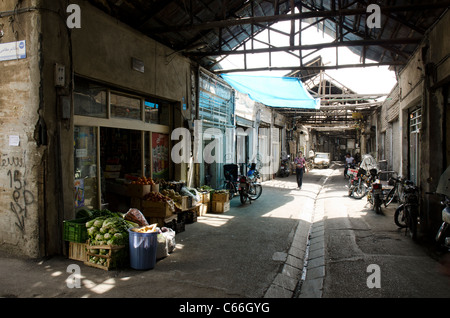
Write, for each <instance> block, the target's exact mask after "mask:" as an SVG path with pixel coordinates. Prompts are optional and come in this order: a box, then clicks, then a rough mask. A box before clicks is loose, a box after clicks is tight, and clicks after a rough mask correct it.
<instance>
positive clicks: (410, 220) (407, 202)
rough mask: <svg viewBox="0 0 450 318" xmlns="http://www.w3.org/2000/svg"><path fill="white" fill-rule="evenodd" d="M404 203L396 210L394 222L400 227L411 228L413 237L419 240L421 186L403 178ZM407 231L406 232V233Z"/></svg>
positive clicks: (410, 232)
mask: <svg viewBox="0 0 450 318" xmlns="http://www.w3.org/2000/svg"><path fill="white" fill-rule="evenodd" d="M402 187H403V195H402V201H403V202H402V203H401V204H400V206H399V207H398V208H397V209H396V210H395V214H394V222H395V224H396V225H397V226H398V227H400V228H404V229H406V232H407V231H408V229H409V234H410V236H411V238H412V239H413V240H414V241H415V240H417V234H418V230H417V226H418V224H419V217H420V215H419V188H418V187H417V186H416V185H414V183H413V182H412V181H410V180H402ZM406 232H405V234H406Z"/></svg>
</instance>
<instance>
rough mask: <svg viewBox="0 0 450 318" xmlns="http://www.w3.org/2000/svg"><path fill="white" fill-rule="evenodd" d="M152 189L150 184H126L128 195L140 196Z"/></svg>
mask: <svg viewBox="0 0 450 318" xmlns="http://www.w3.org/2000/svg"><path fill="white" fill-rule="evenodd" d="M151 191H152V186H151V185H150V184H134V183H132V184H129V185H128V186H127V194H128V196H130V197H132V198H133V197H134V198H142V197H143V196H144V195H146V194H147V193H150V192H151Z"/></svg>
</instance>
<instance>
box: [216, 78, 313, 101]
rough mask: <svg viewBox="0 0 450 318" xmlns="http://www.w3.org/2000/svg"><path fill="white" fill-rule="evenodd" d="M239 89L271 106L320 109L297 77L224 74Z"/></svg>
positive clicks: (232, 85) (255, 99) (253, 98)
mask: <svg viewBox="0 0 450 318" xmlns="http://www.w3.org/2000/svg"><path fill="white" fill-rule="evenodd" d="M221 76H222V78H223V79H224V80H225V81H226V82H227V83H228V84H230V85H231V87H233V88H234V89H236V90H237V91H239V92H241V93H243V94H248V95H249V96H250V98H251V99H252V100H254V101H256V102H259V103H261V104H264V105H266V106H271V107H289V108H307V109H319V108H320V99H319V98H316V99H314V98H313V97H312V96H311V95H310V94H309V92H308V91H307V90H306V89H305V88H304V87H303V85H302V82H301V81H300V79H298V78H296V77H276V76H255V75H235V74H222V75H221Z"/></svg>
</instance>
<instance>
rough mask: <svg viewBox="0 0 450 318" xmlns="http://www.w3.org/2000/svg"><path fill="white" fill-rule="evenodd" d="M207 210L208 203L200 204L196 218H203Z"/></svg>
mask: <svg viewBox="0 0 450 318" xmlns="http://www.w3.org/2000/svg"><path fill="white" fill-rule="evenodd" d="M208 209H209V203H202V204H200V205H199V206H198V207H197V209H196V211H197V216H203V215H205V214H206V213H208Z"/></svg>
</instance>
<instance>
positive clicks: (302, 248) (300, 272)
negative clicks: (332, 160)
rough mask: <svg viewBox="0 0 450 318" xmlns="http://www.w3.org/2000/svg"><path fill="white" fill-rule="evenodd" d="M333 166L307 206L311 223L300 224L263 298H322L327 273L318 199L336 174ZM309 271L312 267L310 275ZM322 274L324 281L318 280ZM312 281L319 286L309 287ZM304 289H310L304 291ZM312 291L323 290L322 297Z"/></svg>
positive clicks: (321, 211)
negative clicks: (283, 261)
mask: <svg viewBox="0 0 450 318" xmlns="http://www.w3.org/2000/svg"><path fill="white" fill-rule="evenodd" d="M333 168H334V167H333V166H331V167H330V170H331V171H330V172H329V173H328V175H326V176H323V177H322V178H321V179H320V180H319V183H318V184H319V189H318V191H317V194H316V195H315V197H314V198H312V199H311V202H310V203H309V204H308V205H309V206H308V207H305V209H304V210H305V213H306V211H311V212H310V215H304V216H305V217H307V219H308V220H310V221H309V225H301V224H300V223H299V225H298V226H297V229H296V230H295V234H294V239H293V242H292V245H291V247H290V249H289V251H288V253H287V257H286V261H285V263H284V266H283V268H282V270H281V272H280V273H278V274H277V276H276V277H275V279H274V280H273V282H272V284H271V285H270V286H269V288H268V289H267V291H266V292H265V295H264V298H299V297H320V295H321V289H322V287H321V286H322V285H323V277H324V276H325V256H324V251H325V247H324V235H323V202H321V200H318V198H319V195H320V193H321V191H322V189H323V187H324V185H325V184H326V182H327V181H328V178H329V177H330V176H331V174H332V173H333V171H334V169H333ZM305 238H306V240H305ZM305 241H306V242H305ZM284 254H286V253H284ZM307 270H309V272H308V275H307ZM320 277H321V278H322V281H320V280H317V279H319V278H320ZM311 280H312V281H311ZM310 283H313V284H317V283H319V286H318V287H319V288H317V286H312V287H309V284H310ZM305 290H306V291H308V292H305ZM311 290H314V291H316V290H318V291H320V294H319V296H317V295H318V292H314V293H312V294H311Z"/></svg>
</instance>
